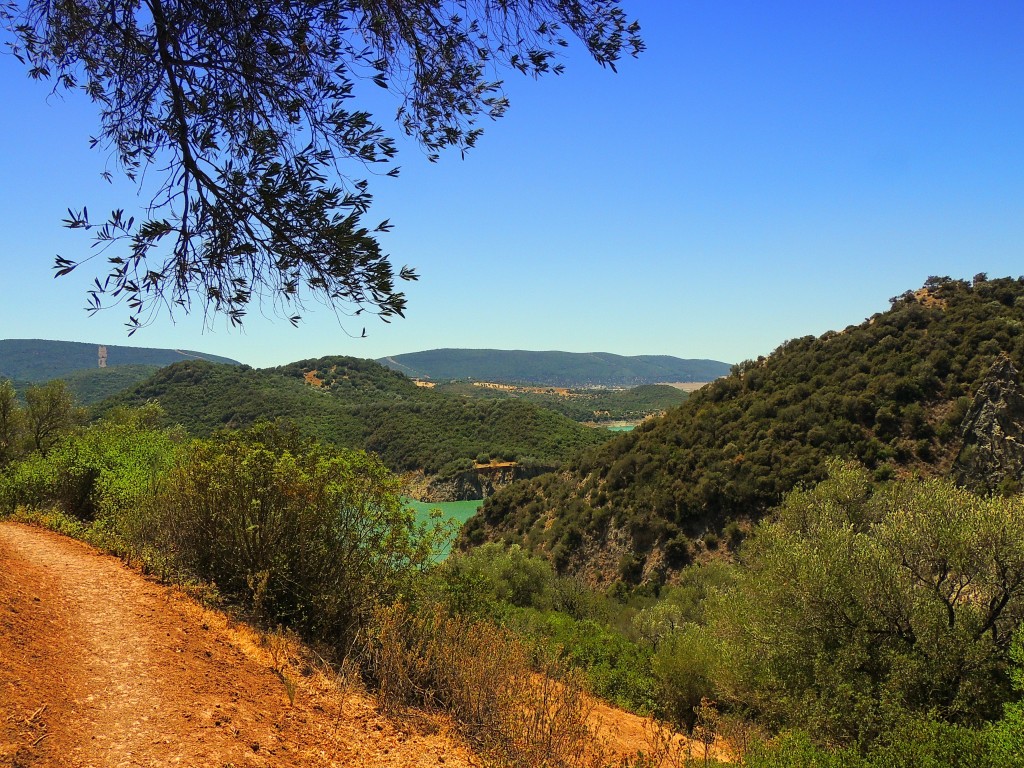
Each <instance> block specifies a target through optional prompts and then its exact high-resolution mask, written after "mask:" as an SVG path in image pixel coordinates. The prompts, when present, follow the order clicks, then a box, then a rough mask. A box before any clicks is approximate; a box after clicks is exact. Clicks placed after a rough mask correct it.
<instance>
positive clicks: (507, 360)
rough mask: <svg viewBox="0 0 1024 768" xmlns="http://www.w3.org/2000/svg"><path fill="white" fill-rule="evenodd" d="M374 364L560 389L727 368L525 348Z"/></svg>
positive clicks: (686, 376)
mask: <svg viewBox="0 0 1024 768" xmlns="http://www.w3.org/2000/svg"><path fill="white" fill-rule="evenodd" d="M377 362H379V363H381V364H383V365H386V366H388V367H389V368H394V369H395V370H397V371H401V372H402V373H404V374H406V375H407V376H411V377H415V378H427V379H432V380H434V381H447V380H454V379H476V380H477V381H500V382H508V383H513V384H547V385H550V386H558V387H586V386H605V387H635V386H637V385H638V384H657V383H664V382H678V381H713V380H714V379H717V378H718V377H719V376H724V375H725V374H727V373H728V372H729V365H728V363H722V362H718V361H717V360H683V359H680V358H678V357H670V356H668V355H638V356H636V357H624V356H622V355H613V354H609V353H607V352H590V353H585V352H529V351H525V350H502V349H432V350H430V351H427V352H412V353H410V354H405V355H394V356H393V357H384V358H381V359H379V360H378V361H377Z"/></svg>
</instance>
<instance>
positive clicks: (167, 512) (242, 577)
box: [156, 424, 435, 642]
mask: <svg viewBox="0 0 1024 768" xmlns="http://www.w3.org/2000/svg"><path fill="white" fill-rule="evenodd" d="M400 494H401V482H400V481H399V480H398V478H396V477H395V476H394V475H392V474H391V473H390V472H389V471H388V470H387V469H386V468H385V467H384V465H383V464H382V463H381V462H380V461H379V460H378V459H377V458H375V457H372V456H369V455H367V454H366V453H364V452H362V451H346V450H340V449H334V448H329V447H327V446H324V445H321V444H318V443H314V442H311V441H305V440H303V439H301V438H300V437H299V436H298V434H297V432H296V431H294V430H289V429H285V428H282V427H278V426H274V425H268V424H264V425H259V426H257V427H254V428H253V429H251V430H248V431H246V432H236V433H230V434H227V435H225V436H223V437H221V438H219V439H215V440H207V441H197V442H195V443H193V444H192V445H191V446H190V447H189V449H188V450H187V451H186V452H185V454H184V455H183V456H182V458H181V460H180V461H179V462H178V463H177V465H176V466H175V467H174V468H173V469H172V470H171V472H170V473H169V475H168V478H167V483H166V485H165V486H164V487H163V488H162V489H161V492H160V494H159V497H158V499H157V503H156V507H157V509H159V510H160V511H161V512H160V513H161V516H162V518H161V529H162V531H163V536H164V537H165V540H166V543H167V546H168V547H169V550H170V551H171V552H172V554H173V558H174V559H175V561H176V562H177V563H179V564H180V566H181V567H183V568H185V569H186V570H187V571H189V572H190V573H192V574H193V575H195V576H196V577H198V578H200V579H203V580H206V581H210V582H213V583H214V584H216V585H217V587H218V589H219V590H220V591H221V592H222V593H223V594H225V595H227V596H228V597H230V598H233V599H236V600H240V601H242V602H243V603H244V604H245V605H247V606H249V607H250V608H251V609H253V610H254V611H255V612H256V614H257V616H259V617H263V618H266V619H270V620H272V621H274V622H283V623H285V624H287V625H290V626H295V627H297V628H300V629H302V630H304V631H305V632H307V633H308V634H311V635H312V636H314V637H322V638H331V639H332V640H333V641H335V642H341V641H344V640H345V639H346V638H350V637H351V636H352V634H353V633H354V631H355V630H356V629H357V628H358V627H360V626H361V625H362V624H363V623H364V622H365V621H366V620H367V619H368V618H369V616H370V614H371V613H372V611H373V609H374V607H375V606H376V605H378V604H379V603H381V602H383V603H389V602H390V601H391V600H393V599H394V598H395V597H396V596H398V595H399V594H400V593H402V592H403V590H404V588H405V586H406V585H407V580H408V578H409V577H410V576H411V575H412V574H413V573H415V572H417V571H419V570H420V569H421V568H423V567H424V566H425V565H426V564H427V563H429V562H430V560H431V558H432V556H433V546H434V543H435V538H434V535H433V534H432V533H431V532H430V531H428V530H426V528H425V527H417V526H416V524H415V520H414V514H413V512H412V511H411V510H410V509H408V508H406V506H405V505H404V504H403V503H402V500H401V496H400Z"/></svg>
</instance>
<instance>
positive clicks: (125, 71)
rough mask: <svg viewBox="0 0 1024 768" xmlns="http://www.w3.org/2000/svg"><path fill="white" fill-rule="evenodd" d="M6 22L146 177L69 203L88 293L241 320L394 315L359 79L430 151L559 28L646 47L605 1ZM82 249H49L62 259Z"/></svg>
mask: <svg viewBox="0 0 1024 768" xmlns="http://www.w3.org/2000/svg"><path fill="white" fill-rule="evenodd" d="M0 21H2V23H3V26H5V27H6V28H7V30H8V31H9V32H10V33H11V34H12V36H13V41H12V42H11V43H10V44H9V45H10V47H11V49H12V50H13V52H14V54H15V55H16V56H17V57H18V58H19V59H20V60H21V61H23V62H24V63H25V64H26V65H27V66H28V67H29V73H30V74H31V76H32V77H35V78H40V79H47V80H50V81H52V82H53V83H54V88H55V89H57V90H60V89H63V90H75V89H81V90H82V91H84V92H85V93H86V94H88V96H89V97H90V98H91V99H92V100H93V101H94V102H95V103H96V104H97V105H98V106H99V108H100V129H99V131H98V133H97V134H96V136H95V137H94V138H93V139H92V143H93V144H94V146H98V147H100V148H102V149H105V150H109V151H110V152H111V154H112V156H113V157H114V158H116V161H117V165H118V170H120V171H123V172H124V173H125V174H126V175H127V176H128V177H129V178H130V179H131V180H133V181H136V180H137V181H138V182H139V183H140V185H142V184H143V182H144V181H145V180H146V179H147V178H148V179H149V180H150V182H151V181H152V180H153V179H158V181H156V187H155V189H153V188H152V187H151V185H150V183H149V182H147V183H146V184H145V186H144V189H145V191H146V192H147V195H148V193H149V192H152V197H151V202H150V204H149V205H148V206H147V207H146V209H145V211H144V214H143V215H141V216H139V217H138V218H136V217H133V216H131V215H129V214H125V213H124V211H122V210H117V211H114V212H112V213H111V214H110V216H109V218H107V220H106V221H105V222H103V223H99V222H96V221H95V220H93V219H92V218H90V215H89V212H88V210H87V209H86V208H84V207H83V208H82V209H81V210H80V211H71V212H70V214H69V218H68V220H67V221H66V224H67V225H68V226H70V227H72V228H79V229H87V230H91V231H92V233H93V235H94V238H95V240H96V244H97V245H99V246H101V247H102V252H103V253H105V254H106V255H107V260H108V263H109V273H108V275H107V277H106V279H105V280H98V281H97V282H96V284H95V287H94V289H93V290H92V291H90V296H91V299H90V300H91V306H92V308H93V309H98V308H99V307H101V306H102V305H103V303H104V302H105V301H110V300H114V301H120V300H124V301H126V302H127V305H128V307H129V309H130V312H131V315H130V319H129V326H130V327H131V328H132V329H133V330H134V329H135V328H138V327H139V326H140V325H141V324H142V323H144V322H145V321H146V320H147V319H148V318H150V317H152V314H153V312H154V311H156V310H158V309H159V308H160V307H161V306H167V307H168V308H173V307H174V306H175V305H177V306H180V307H183V308H185V309H186V310H187V309H189V308H190V307H191V305H192V302H193V301H197V302H199V303H200V304H201V305H203V306H204V307H205V308H206V309H207V310H208V311H213V312H223V313H225V314H226V315H227V316H228V317H229V318H230V319H231V321H232V322H234V323H239V322H241V321H242V318H243V316H244V313H245V311H246V308H247V306H248V305H249V303H250V301H251V300H252V298H253V297H254V296H255V297H257V298H267V299H269V300H272V301H273V303H274V305H275V307H276V308H277V309H279V310H282V311H283V310H285V309H288V310H289V311H290V310H291V309H294V308H296V307H300V306H301V305H302V303H303V301H304V300H305V299H308V298H310V297H315V298H318V299H321V300H324V301H326V302H328V303H329V304H331V305H333V306H335V307H336V308H338V309H347V310H350V311H353V312H356V313H359V312H362V311H364V310H369V311H372V312H375V313H376V314H378V315H380V316H381V317H383V318H385V319H386V318H387V317H389V316H393V315H396V314H397V315H401V314H402V311H403V309H404V307H405V297H404V295H403V294H402V293H401V292H399V291H398V290H396V287H395V274H394V270H393V268H392V265H391V263H390V261H389V259H388V257H387V255H386V254H384V253H382V251H381V249H380V245H379V243H378V240H377V234H378V233H379V232H382V231H385V230H386V229H387V228H388V226H389V225H388V223H387V222H384V223H381V224H379V225H378V226H376V227H371V226H367V225H366V224H364V222H363V216H364V214H365V213H366V211H367V208H368V207H369V205H370V201H371V197H370V194H369V187H368V183H367V181H366V180H365V179H364V178H362V177H363V176H365V175H366V174H368V173H369V172H370V170H369V169H370V168H371V167H374V168H380V170H374V171H373V172H374V173H389V174H394V173H397V167H395V166H394V165H393V161H394V159H395V155H396V144H395V141H394V138H393V137H392V136H391V135H389V133H388V132H387V131H385V129H384V128H383V127H382V125H381V123H380V122H378V120H377V119H376V118H375V117H374V116H373V115H371V114H370V113H369V112H368V111H366V110H365V109H361V108H360V107H359V106H358V105H357V104H356V100H355V96H356V88H357V85H358V84H359V83H360V82H361V81H367V82H370V81H372V82H373V83H375V84H376V85H378V86H381V87H382V88H386V89H388V90H390V91H391V92H393V93H394V94H395V95H396V97H397V100H398V102H399V108H398V112H397V121H398V123H399V125H400V126H401V129H402V131H403V132H404V133H405V134H407V135H408V136H410V137H413V138H414V139H416V140H417V141H418V142H419V143H420V144H421V145H422V146H423V147H424V148H425V149H426V151H427V152H428V153H430V157H431V159H434V158H436V156H437V153H438V152H440V151H441V150H443V149H445V148H449V147H454V148H458V149H461V150H465V149H467V148H470V147H472V146H473V145H474V143H475V142H476V141H477V138H478V136H479V135H480V131H481V128H480V126H479V120H480V118H481V117H484V116H486V117H491V118H497V117H500V116H501V115H502V114H503V113H504V111H505V110H506V108H507V106H508V101H507V99H506V97H505V95H504V93H503V90H502V82H501V80H500V79H498V78H499V76H500V72H501V71H502V70H508V69H512V70H517V71H519V72H522V73H524V74H528V75H533V76H539V75H542V74H546V73H549V72H553V73H556V74H557V73H559V72H561V70H562V66H563V65H562V64H561V63H560V62H559V60H558V58H559V57H558V54H557V51H558V49H560V48H562V47H564V46H566V45H567V40H566V37H567V36H568V35H567V34H566V32H565V30H568V32H570V33H572V35H573V36H575V37H577V38H579V39H580V40H581V41H582V42H583V44H584V46H585V47H586V49H587V50H588V52H589V53H590V54H591V55H592V56H593V58H594V59H595V60H596V61H597V62H598V63H600V64H601V65H606V66H610V67H614V65H615V62H616V61H617V60H618V59H619V57H620V56H621V55H622V54H623V53H625V52H631V53H633V54H636V53H637V52H639V51H640V50H641V48H642V47H643V44H642V42H641V41H640V38H639V37H638V32H639V27H638V25H637V24H636V22H630V21H629V20H628V19H627V17H626V15H625V13H624V11H623V10H622V9H621V8H619V7H618V0H459V1H458V2H452V3H449V2H441V0H416V2H378V0H308V1H307V2H294V1H293V0H253V2H249V3H244V4H239V3H210V2H205V1H204V2H194V0H143V2H138V3H137V2H125V1H124V0H94V1H93V2H85V1H84V0H66V1H63V2H57V3H52V2H47V1H45V0H20V1H19V0H10V1H9V2H5V3H4V4H0ZM108 173H109V172H108ZM78 263H79V262H76V261H74V260H72V259H67V258H64V257H58V259H57V263H56V268H57V272H58V274H65V273H67V272H70V271H71V270H72V269H74V268H75V267H76V266H77V265H78ZM398 277H400V278H402V279H414V278H415V273H414V272H413V271H412V270H410V269H408V268H405V267H403V268H402V269H401V270H399V272H398ZM290 319H291V320H292V321H293V322H297V320H298V316H297V315H292V316H291V317H290Z"/></svg>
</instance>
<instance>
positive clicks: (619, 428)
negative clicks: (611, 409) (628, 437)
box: [608, 424, 636, 432]
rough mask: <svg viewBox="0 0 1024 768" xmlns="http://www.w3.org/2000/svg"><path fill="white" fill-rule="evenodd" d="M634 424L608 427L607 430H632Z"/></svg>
mask: <svg viewBox="0 0 1024 768" xmlns="http://www.w3.org/2000/svg"><path fill="white" fill-rule="evenodd" d="M635 426H636V425H634V424H627V425H626V426H625V427H608V431H609V432H632V431H633V430H634V429H635Z"/></svg>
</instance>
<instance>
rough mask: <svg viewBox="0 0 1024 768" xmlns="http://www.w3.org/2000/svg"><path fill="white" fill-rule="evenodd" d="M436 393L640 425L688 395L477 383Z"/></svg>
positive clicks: (659, 387) (650, 389)
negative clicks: (512, 402)
mask: <svg viewBox="0 0 1024 768" xmlns="http://www.w3.org/2000/svg"><path fill="white" fill-rule="evenodd" d="M436 389H437V391H438V392H441V393H444V394H447V395H462V396H464V397H472V398H479V399H491V400H504V399H508V398H517V399H520V400H525V401H527V402H530V403H535V404H537V405H540V406H542V407H544V408H548V409H550V410H552V411H557V412H558V413H560V414H562V415H563V416H568V417H569V418H570V419H572V420H573V421H585V422H595V423H598V424H600V423H601V422H613V421H640V420H641V419H644V418H646V417H648V416H651V415H652V414H660V413H662V412H664V411H666V410H668V409H669V408H674V407H675V406H677V405H681V404H682V403H684V402H686V398H687V397H689V393H687V392H684V391H682V390H681V389H676V388H675V387H670V386H668V385H667V384H641V385H640V386H638V387H631V388H629V389H562V388H555V387H530V386H515V385H504V384H489V383H481V382H468V381H453V382H449V383H446V384H438V385H437V387H436Z"/></svg>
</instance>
